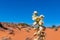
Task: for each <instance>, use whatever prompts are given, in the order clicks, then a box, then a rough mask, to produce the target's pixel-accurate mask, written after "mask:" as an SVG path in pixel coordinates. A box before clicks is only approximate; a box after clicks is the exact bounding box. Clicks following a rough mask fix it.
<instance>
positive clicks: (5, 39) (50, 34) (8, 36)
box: [0, 23, 60, 40]
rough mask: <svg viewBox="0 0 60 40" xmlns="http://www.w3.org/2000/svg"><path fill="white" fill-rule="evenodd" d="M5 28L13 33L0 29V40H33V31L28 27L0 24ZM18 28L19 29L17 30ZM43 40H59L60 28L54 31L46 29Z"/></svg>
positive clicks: (53, 29)
mask: <svg viewBox="0 0 60 40" xmlns="http://www.w3.org/2000/svg"><path fill="white" fill-rule="evenodd" d="M1 24H2V25H3V26H4V27H6V28H11V29H12V30H13V33H10V32H11V31H9V30H4V29H3V28H0V40H33V39H34V36H33V34H34V32H36V30H34V28H33V27H30V26H29V25H22V24H18V25H16V24H13V23H1ZM17 27H19V28H20V29H18V28H17ZM45 33H46V35H45V40H60V28H58V30H57V31H56V30H55V28H48V27H46V29H45Z"/></svg>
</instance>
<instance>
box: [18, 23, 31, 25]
mask: <svg viewBox="0 0 60 40" xmlns="http://www.w3.org/2000/svg"><path fill="white" fill-rule="evenodd" d="M18 25H22V26H30V25H28V24H26V23H19V24H18Z"/></svg>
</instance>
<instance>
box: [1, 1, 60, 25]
mask: <svg viewBox="0 0 60 40" xmlns="http://www.w3.org/2000/svg"><path fill="white" fill-rule="evenodd" d="M35 10H37V11H38V13H39V15H40V14H43V15H45V18H44V25H45V26H51V25H60V0H0V22H14V23H20V22H25V23H28V24H32V23H33V20H32V14H33V11H35Z"/></svg>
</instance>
